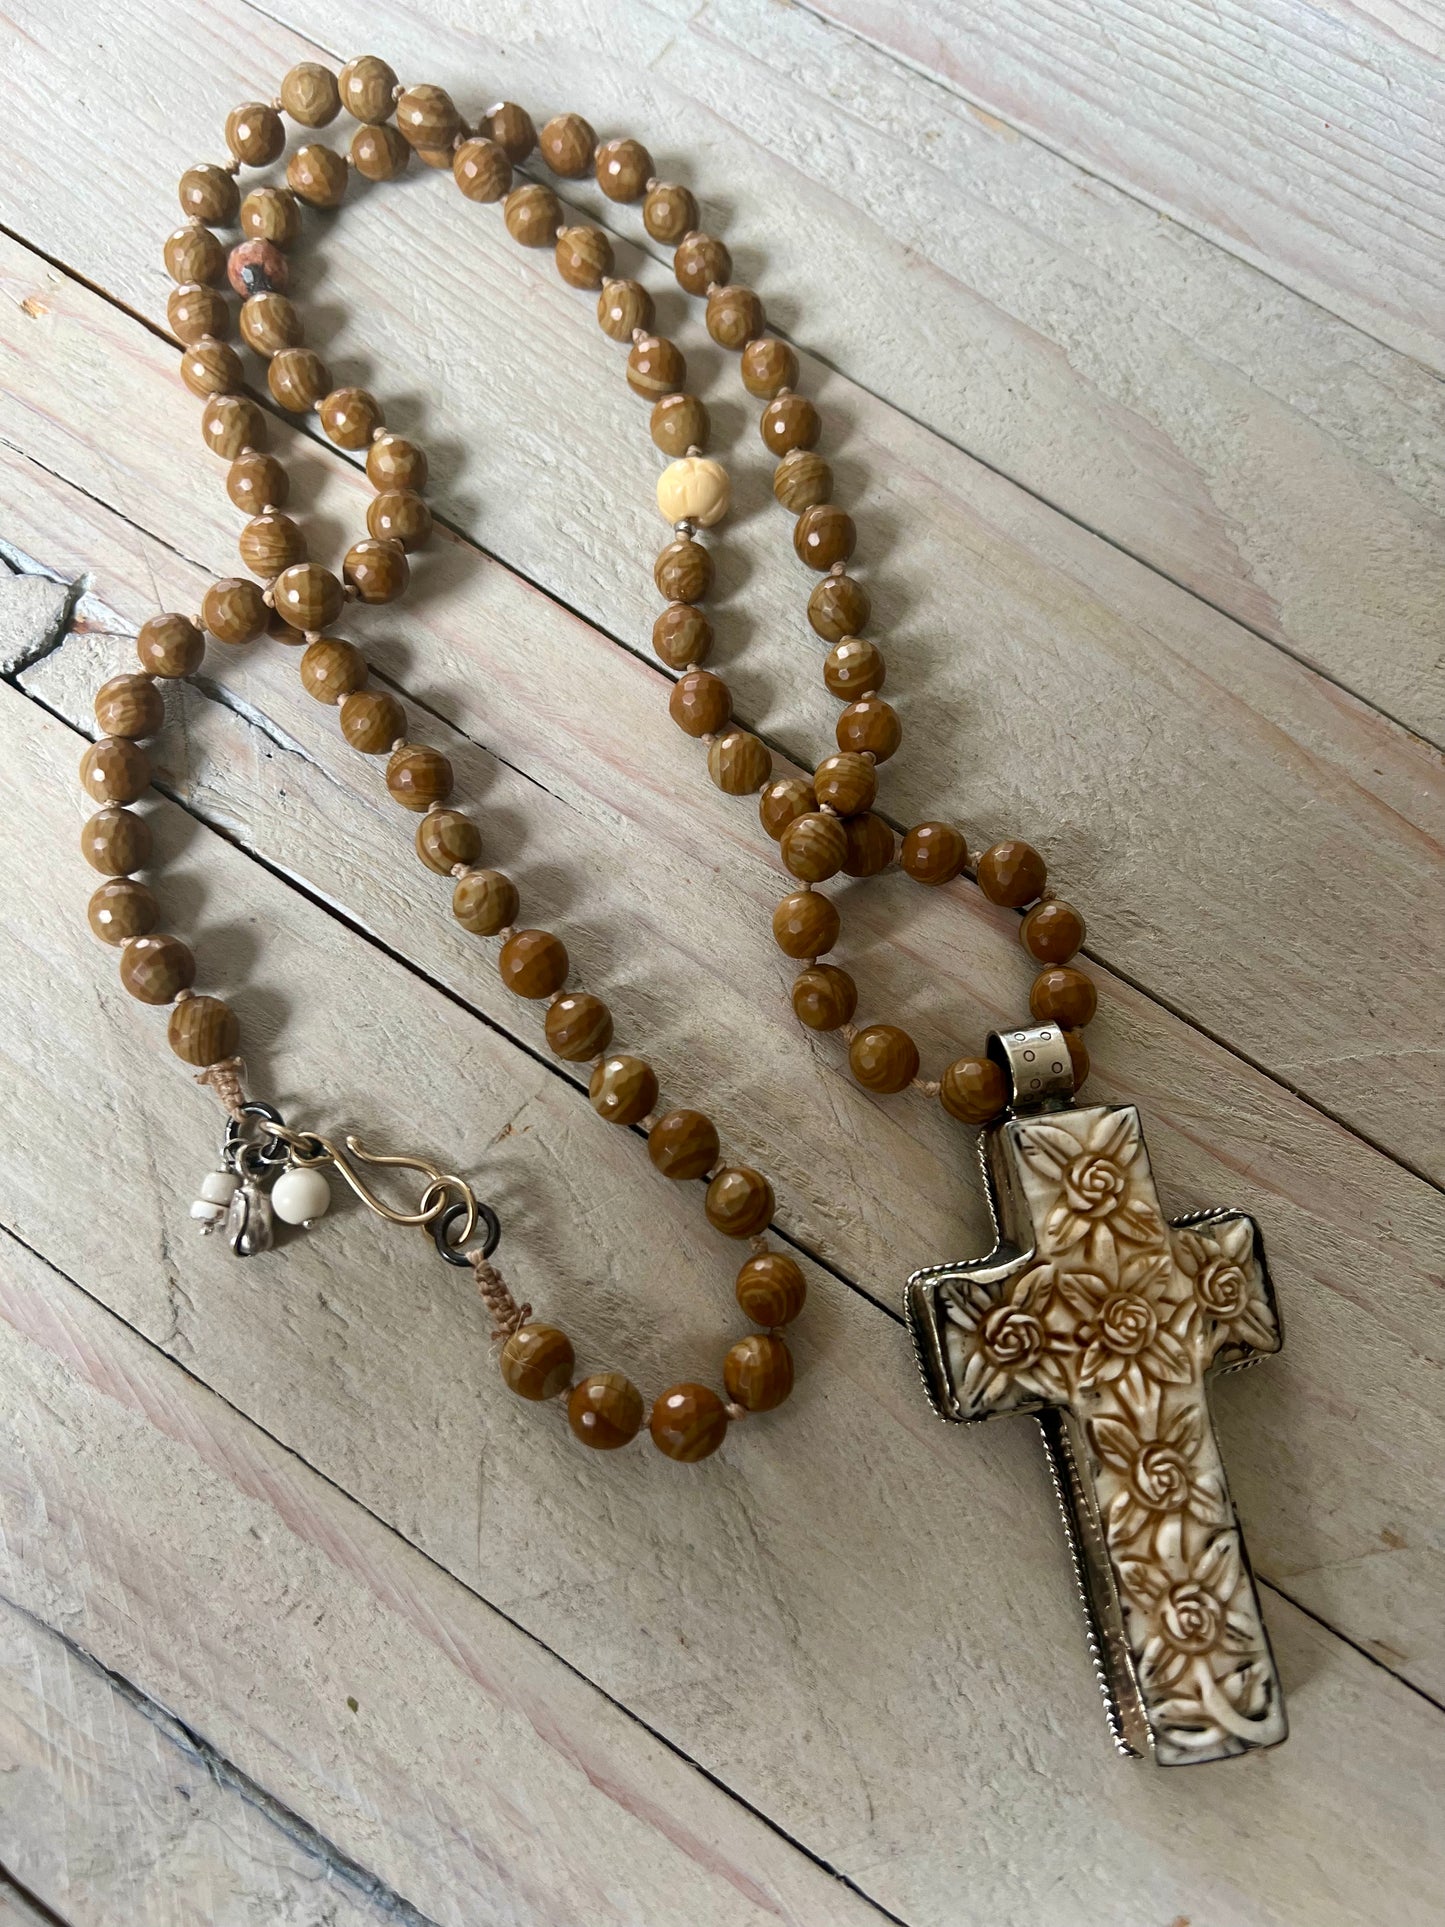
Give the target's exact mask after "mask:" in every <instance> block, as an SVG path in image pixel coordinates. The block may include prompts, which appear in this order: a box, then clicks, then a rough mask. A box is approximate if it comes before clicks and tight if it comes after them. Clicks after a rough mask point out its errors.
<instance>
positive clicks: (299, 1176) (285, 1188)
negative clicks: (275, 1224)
mask: <svg viewBox="0 0 1445 1927" xmlns="http://www.w3.org/2000/svg"><path fill="white" fill-rule="evenodd" d="M330 1208H331V1186H330V1185H329V1184H328V1183H327V1182H326V1179H325V1177H324V1175H323V1174H322V1173H321V1172H320V1171H303V1170H301V1169H299V1168H298V1167H297V1166H295V1165H293V1166H292V1167H291V1169H290V1170H289V1171H283V1172H282V1173H281V1175H280V1177H279V1178H277V1180H276V1182H275V1183H274V1184H273V1185H272V1187H271V1209H272V1210H273V1211H274V1212H275V1214H276V1216H277V1217H278V1218H279V1219H280V1220H281V1222H282V1223H283V1224H305V1223H307V1222H308V1220H309V1219H311V1218H320V1217H324V1216H325V1214H326V1212H327V1211H329V1210H330Z"/></svg>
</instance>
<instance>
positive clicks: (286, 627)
mask: <svg viewBox="0 0 1445 1927" xmlns="http://www.w3.org/2000/svg"><path fill="white" fill-rule="evenodd" d="M266 634H267V635H268V636H270V637H271V638H272V640H273V641H275V642H279V643H281V644H282V645H283V646H284V647H285V648H287V649H304V648H305V647H306V634H305V631H304V630H302V629H293V628H292V627H291V624H290V623H289V622H287V621H286V620H285V618H284V617H283V616H279V615H277V613H276V611H275V610H274V609H272V610H271V612H270V614H269V615H268V616H267V618H266Z"/></svg>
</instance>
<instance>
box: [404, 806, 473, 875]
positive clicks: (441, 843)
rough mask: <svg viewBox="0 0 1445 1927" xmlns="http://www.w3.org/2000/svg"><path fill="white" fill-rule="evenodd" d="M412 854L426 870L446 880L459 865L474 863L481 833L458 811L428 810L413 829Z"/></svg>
mask: <svg viewBox="0 0 1445 1927" xmlns="http://www.w3.org/2000/svg"><path fill="white" fill-rule="evenodd" d="M416 853H417V855H418V856H419V857H420V858H421V860H422V862H423V863H424V864H425V865H426V867H427V868H428V869H429V870H434V871H435V872H436V874H437V875H438V876H440V877H449V876H450V875H451V873H452V871H453V870H454V869H455V868H456V867H457V865H458V864H459V863H460V864H463V865H466V864H472V863H475V862H476V860H477V858H478V857H479V856H480V855H481V854H482V833H481V831H480V830H479V829H478V828H477V826H476V824H475V823H474V822H473V821H472V819H471V818H470V817H469V816H464V815H463V814H462V812H461V811H460V810H428V811H427V813H426V815H425V816H424V817H423V818H422V820H421V821H420V823H418V824H417V826H416Z"/></svg>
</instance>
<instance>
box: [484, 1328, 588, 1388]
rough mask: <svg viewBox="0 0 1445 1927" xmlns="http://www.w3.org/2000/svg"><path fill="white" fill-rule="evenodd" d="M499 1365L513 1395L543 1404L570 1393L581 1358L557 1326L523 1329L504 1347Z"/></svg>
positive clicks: (513, 1334)
mask: <svg viewBox="0 0 1445 1927" xmlns="http://www.w3.org/2000/svg"><path fill="white" fill-rule="evenodd" d="M498 1363H499V1364H500V1366H501V1369H502V1380H503V1383H504V1384H505V1385H506V1387H507V1390H508V1391H509V1392H515V1393H516V1394H517V1396H518V1398H530V1399H533V1400H534V1401H537V1402H539V1403H540V1402H541V1400H543V1399H548V1398H556V1396H557V1394H558V1393H559V1392H565V1391H566V1389H567V1387H568V1386H569V1385H570V1384H571V1383H572V1369H573V1367H574V1366H575V1365H576V1363H577V1354H576V1353H575V1352H574V1351H573V1349H572V1340H571V1339H570V1338H569V1337H568V1336H567V1334H566V1332H561V1331H558V1329H557V1327H556V1326H555V1325H519V1326H518V1328H517V1329H516V1331H514V1332H513V1333H512V1335H511V1337H510V1338H509V1339H508V1340H507V1342H506V1344H505V1345H503V1347H502V1354H501V1357H500V1359H499V1360H498Z"/></svg>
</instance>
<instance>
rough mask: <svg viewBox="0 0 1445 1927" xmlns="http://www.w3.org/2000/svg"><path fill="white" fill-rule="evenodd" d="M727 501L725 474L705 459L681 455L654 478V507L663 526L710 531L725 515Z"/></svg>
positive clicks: (729, 494) (729, 496) (729, 488)
mask: <svg viewBox="0 0 1445 1927" xmlns="http://www.w3.org/2000/svg"><path fill="white" fill-rule="evenodd" d="M731 499H732V483H731V482H730V481H729V480H728V472H727V470H726V469H725V468H724V467H723V465H722V463H721V462H714V461H712V460H711V459H710V458H709V457H708V456H706V455H681V456H679V457H678V459H677V460H676V461H675V462H669V463H668V465H667V467H666V468H665V469H664V470H663V471H662V473H661V475H659V476H658V478H657V506H658V508H659V510H660V511H661V513H662V518H663V520H664V521H665V522H672V523H674V524H675V523H678V522H692V523H694V524H695V525H696V526H697V527H698V528H700V529H710V528H711V527H712V526H713V524H714V523H715V522H720V521H721V520H722V518H723V517H724V516H725V515H726V514H727V511H728V503H729V502H730V501H731Z"/></svg>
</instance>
